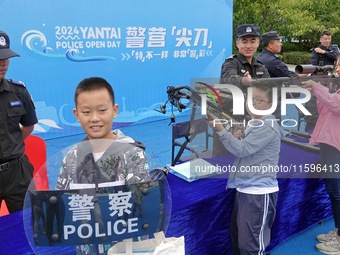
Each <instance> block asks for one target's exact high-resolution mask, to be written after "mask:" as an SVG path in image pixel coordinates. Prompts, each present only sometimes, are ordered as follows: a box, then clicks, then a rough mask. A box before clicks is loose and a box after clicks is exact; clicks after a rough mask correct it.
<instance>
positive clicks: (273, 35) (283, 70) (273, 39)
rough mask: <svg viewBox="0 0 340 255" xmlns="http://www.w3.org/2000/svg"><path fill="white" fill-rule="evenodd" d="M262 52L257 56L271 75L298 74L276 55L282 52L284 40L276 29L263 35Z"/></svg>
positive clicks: (286, 75)
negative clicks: (282, 40)
mask: <svg viewBox="0 0 340 255" xmlns="http://www.w3.org/2000/svg"><path fill="white" fill-rule="evenodd" d="M261 42H262V46H263V49H262V52H261V53H260V54H259V55H258V56H257V57H256V59H257V60H258V61H260V62H261V63H263V64H264V65H265V66H266V68H267V69H268V72H269V74H270V77H295V76H297V74H296V73H295V72H292V71H290V70H289V69H288V67H287V65H286V64H285V63H284V62H283V61H282V60H281V59H280V58H279V57H278V56H277V55H276V54H278V53H280V52H281V48H282V42H281V38H280V36H279V35H278V33H277V32H276V31H270V32H267V33H264V34H262V35H261Z"/></svg>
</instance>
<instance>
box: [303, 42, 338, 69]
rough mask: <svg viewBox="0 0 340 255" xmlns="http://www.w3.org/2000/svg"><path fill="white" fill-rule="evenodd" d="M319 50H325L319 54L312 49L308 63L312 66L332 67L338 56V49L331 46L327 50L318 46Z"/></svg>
mask: <svg viewBox="0 0 340 255" xmlns="http://www.w3.org/2000/svg"><path fill="white" fill-rule="evenodd" d="M319 48H321V49H323V50H325V51H326V53H325V54H320V53H317V52H315V50H314V49H313V51H312V56H311V58H310V61H309V63H310V64H311V65H314V66H324V65H334V62H335V60H336V59H337V57H338V56H339V55H340V52H339V47H338V46H336V45H331V46H329V47H328V48H325V47H323V46H322V45H320V46H319Z"/></svg>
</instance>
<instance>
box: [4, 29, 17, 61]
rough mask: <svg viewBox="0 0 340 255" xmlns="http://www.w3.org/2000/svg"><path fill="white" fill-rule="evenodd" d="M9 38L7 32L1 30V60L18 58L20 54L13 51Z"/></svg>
mask: <svg viewBox="0 0 340 255" xmlns="http://www.w3.org/2000/svg"><path fill="white" fill-rule="evenodd" d="M9 46H10V41H9V37H8V35H7V34H6V32H4V31H1V30H0V59H7V58H12V57H18V56H19V54H18V53H16V52H14V51H12V50H11V49H10V48H9Z"/></svg>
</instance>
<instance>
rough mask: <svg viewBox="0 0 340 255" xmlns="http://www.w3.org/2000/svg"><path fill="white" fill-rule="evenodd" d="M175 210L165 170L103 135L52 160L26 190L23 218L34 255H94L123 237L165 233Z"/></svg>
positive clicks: (141, 151) (131, 147)
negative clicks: (172, 206)
mask: <svg viewBox="0 0 340 255" xmlns="http://www.w3.org/2000/svg"><path fill="white" fill-rule="evenodd" d="M46 184H47V185H46ZM170 213H171V194H170V189H169V185H168V183H167V179H166V172H165V171H163V169H162V168H154V167H153V166H152V162H151V161H150V160H148V159H147V157H146V156H145V154H144V149H143V148H142V147H140V146H139V145H136V144H132V143H129V142H128V141H123V142H118V141H112V140H106V139H98V140H87V141H82V142H80V143H78V144H74V145H72V146H70V147H68V148H65V149H63V150H62V151H60V152H58V153H56V154H55V155H53V156H52V157H50V158H48V159H47V162H46V164H44V165H43V166H42V167H41V168H40V169H39V171H38V172H37V173H36V174H35V176H34V178H33V180H32V182H31V185H30V187H29V189H28V191H27V194H26V198H25V204H24V213H23V215H24V216H23V217H24V227H25V231H26V236H27V239H28V242H29V243H30V245H31V247H32V250H33V251H34V252H35V254H64V255H65V254H87V255H90V254H91V255H92V254H93V255H95V254H107V251H108V250H109V248H110V247H111V246H112V245H113V244H115V243H116V242H119V241H122V240H124V239H132V240H133V241H138V240H144V239H148V238H152V237H153V234H154V233H156V232H160V231H163V232H166V229H167V226H168V224H169V220H170Z"/></svg>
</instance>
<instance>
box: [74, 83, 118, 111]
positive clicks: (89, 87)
mask: <svg viewBox="0 0 340 255" xmlns="http://www.w3.org/2000/svg"><path fill="white" fill-rule="evenodd" d="M100 89H106V90H107V92H109V95H110V97H111V100H112V104H113V105H114V104H115V93H114V91H113V88H112V86H111V85H110V83H108V82H107V81H106V80H105V79H103V78H101V77H90V78H86V79H84V80H82V81H81V82H80V83H79V84H78V86H77V88H76V91H75V93H74V103H75V105H76V107H77V103H78V96H79V94H80V93H81V92H84V91H93V90H100Z"/></svg>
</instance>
